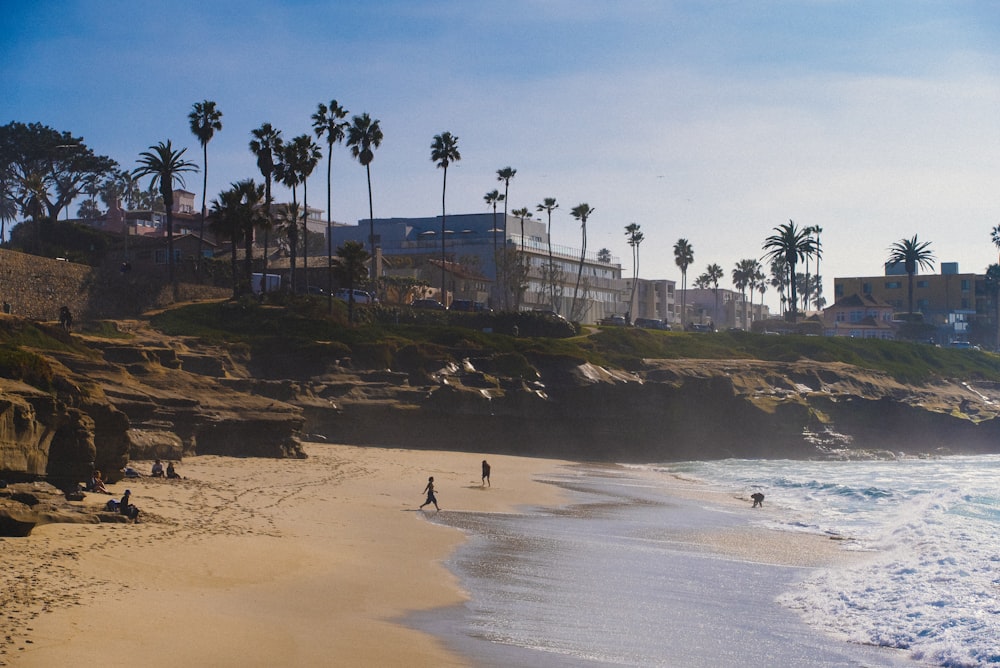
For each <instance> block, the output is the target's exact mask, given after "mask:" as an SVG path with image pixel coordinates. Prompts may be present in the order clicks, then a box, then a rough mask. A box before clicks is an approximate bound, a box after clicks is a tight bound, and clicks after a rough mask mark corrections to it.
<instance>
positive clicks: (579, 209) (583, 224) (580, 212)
mask: <svg viewBox="0 0 1000 668" xmlns="http://www.w3.org/2000/svg"><path fill="white" fill-rule="evenodd" d="M569 213H570V215H571V216H573V217H574V218H576V219H577V220H579V221H580V232H581V234H582V235H583V241H582V243H581V244H580V267H579V269H578V270H577V272H576V285H575V286H573V301H572V305H571V306H570V316H571V317H572V319H573V320H582V319H583V318H582V314H581V313H580V312H578V311H577V301H576V300H577V296H578V295H579V293H580V281H581V280H583V263H584V262H585V261H586V259H587V219H588V218H590V216H591V215H592V214H593V213H594V209H593V208H591V206H590V205H589V204H587V203H586V202H584V203H582V204H577V205H576V206H574V207H573V208H572V209H571V210H570V212H569Z"/></svg>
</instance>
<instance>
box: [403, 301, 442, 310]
mask: <svg viewBox="0 0 1000 668" xmlns="http://www.w3.org/2000/svg"><path fill="white" fill-rule="evenodd" d="M410 306H412V307H413V308H420V309H427V310H430V311H447V310H448V309H447V308H445V305H444V304H442V303H441V302H439V301H438V300H436V299H414V300H413V301H412V302H411V303H410Z"/></svg>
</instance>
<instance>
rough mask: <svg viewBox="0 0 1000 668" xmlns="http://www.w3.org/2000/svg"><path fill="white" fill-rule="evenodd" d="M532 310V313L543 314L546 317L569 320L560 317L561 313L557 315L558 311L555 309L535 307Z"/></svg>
mask: <svg viewBox="0 0 1000 668" xmlns="http://www.w3.org/2000/svg"><path fill="white" fill-rule="evenodd" d="M532 312H533V313H537V314H539V315H544V316H545V317H547V318H554V319H555V320H562V321H563V322H569V320H567V319H566V318H564V317H562V316H561V315H559V314H558V313H556V312H555V311H553V310H551V309H544V308H536V309H534V311H532Z"/></svg>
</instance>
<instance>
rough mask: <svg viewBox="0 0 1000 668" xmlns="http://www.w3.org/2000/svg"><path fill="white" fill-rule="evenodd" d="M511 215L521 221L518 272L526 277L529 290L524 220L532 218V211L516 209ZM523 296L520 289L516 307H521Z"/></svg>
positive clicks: (516, 298)
mask: <svg viewBox="0 0 1000 668" xmlns="http://www.w3.org/2000/svg"><path fill="white" fill-rule="evenodd" d="M510 213H511V215H512V216H514V217H515V218H520V219H521V256H520V258H518V261H517V271H518V275H519V276H523V277H524V285H525V289H526V288H527V278H528V268H529V265H528V257H527V255H525V254H524V219H525V218H531V211H530V210H529V209H528V207H526V206H523V207H521V208H520V209H514V210H513V211H511V212H510ZM522 268H523V271H522ZM522 294H523V290H521V289H519V290H518V291H517V294H516V295H515V296H514V306H515V307H517V308H520V307H521V296H522Z"/></svg>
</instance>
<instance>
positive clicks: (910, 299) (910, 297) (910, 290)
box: [907, 271, 913, 322]
mask: <svg viewBox="0 0 1000 668" xmlns="http://www.w3.org/2000/svg"><path fill="white" fill-rule="evenodd" d="M907 276H908V278H909V280H908V281H907V283H908V285H907V288H908V289H907V292H908V297H907V300H908V302H909V308H910V322H913V272H912V271H911V272H909V274H907Z"/></svg>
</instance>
